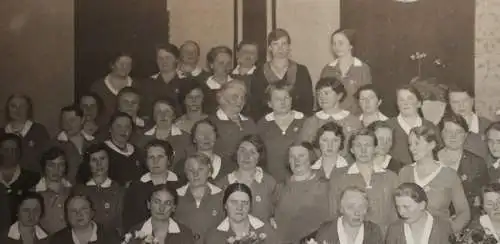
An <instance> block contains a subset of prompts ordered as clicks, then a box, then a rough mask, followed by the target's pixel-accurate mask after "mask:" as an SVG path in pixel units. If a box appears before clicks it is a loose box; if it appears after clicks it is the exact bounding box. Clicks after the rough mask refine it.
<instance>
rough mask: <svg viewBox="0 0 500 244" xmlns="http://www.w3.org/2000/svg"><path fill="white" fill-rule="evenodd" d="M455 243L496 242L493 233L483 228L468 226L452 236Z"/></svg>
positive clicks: (484, 243) (452, 241)
mask: <svg viewBox="0 0 500 244" xmlns="http://www.w3.org/2000/svg"><path fill="white" fill-rule="evenodd" d="M450 239H451V240H450V241H451V243H453V244H496V243H498V242H497V240H496V239H495V236H493V233H491V232H489V230H484V229H483V228H467V229H464V230H463V231H461V232H459V233H456V234H454V235H453V236H451V238H450Z"/></svg>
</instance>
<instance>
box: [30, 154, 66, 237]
mask: <svg viewBox="0 0 500 244" xmlns="http://www.w3.org/2000/svg"><path fill="white" fill-rule="evenodd" d="M40 165H41V166H42V169H44V172H43V177H42V179H41V180H40V181H39V182H38V184H36V186H35V191H36V192H38V193H40V194H41V195H42V197H43V200H44V203H45V213H46V214H45V215H44V217H43V218H42V219H41V221H40V224H41V226H42V227H43V229H44V230H46V231H47V233H49V234H54V233H56V232H58V231H60V230H62V229H64V228H65V227H66V219H65V216H64V202H65V201H66V199H67V198H68V196H69V195H70V193H71V187H72V185H71V183H70V182H69V181H68V180H66V178H65V177H66V173H67V169H68V160H67V159H66V155H65V153H64V151H62V150H61V149H59V148H57V147H52V148H50V149H48V150H47V151H45V152H44V153H43V154H42V158H41V160H40Z"/></svg>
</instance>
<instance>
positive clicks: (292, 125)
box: [257, 83, 304, 182]
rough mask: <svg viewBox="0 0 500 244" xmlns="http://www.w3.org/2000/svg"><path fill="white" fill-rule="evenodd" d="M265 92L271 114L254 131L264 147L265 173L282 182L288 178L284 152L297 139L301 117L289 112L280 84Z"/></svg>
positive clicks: (286, 95) (288, 101)
mask: <svg viewBox="0 0 500 244" xmlns="http://www.w3.org/2000/svg"><path fill="white" fill-rule="evenodd" d="M266 93H267V95H268V96H267V100H268V105H269V107H271V108H272V110H273V112H271V113H269V114H267V115H266V116H264V118H262V119H261V120H260V121H259V122H258V123H257V129H258V132H259V135H260V137H261V138H262V140H263V141H264V144H265V145H266V152H267V160H266V162H267V172H269V173H270V174H271V175H272V176H273V177H274V179H276V181H278V182H283V181H285V180H286V179H288V177H290V171H289V169H288V163H287V162H288V156H287V151H288V148H289V147H290V146H291V145H292V144H293V143H294V141H295V140H296V139H297V136H298V134H299V131H300V129H301V128H302V124H303V123H304V114H303V113H301V112H299V111H295V110H292V96H291V94H290V91H289V90H288V88H287V87H286V86H285V85H284V84H279V83H278V84H275V85H271V86H269V88H268V90H267V91H266Z"/></svg>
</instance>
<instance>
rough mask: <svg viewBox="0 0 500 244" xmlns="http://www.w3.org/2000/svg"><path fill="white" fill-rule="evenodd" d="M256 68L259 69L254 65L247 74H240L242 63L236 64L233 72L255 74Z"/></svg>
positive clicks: (236, 73) (235, 73) (234, 73)
mask: <svg viewBox="0 0 500 244" xmlns="http://www.w3.org/2000/svg"><path fill="white" fill-rule="evenodd" d="M256 69H257V66H255V65H254V66H253V67H252V68H251V69H249V70H248V71H247V72H246V73H245V74H240V65H239V64H238V66H236V68H234V70H233V72H232V73H231V74H233V75H253V73H254V72H255V70H256Z"/></svg>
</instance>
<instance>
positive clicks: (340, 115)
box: [315, 110, 351, 120]
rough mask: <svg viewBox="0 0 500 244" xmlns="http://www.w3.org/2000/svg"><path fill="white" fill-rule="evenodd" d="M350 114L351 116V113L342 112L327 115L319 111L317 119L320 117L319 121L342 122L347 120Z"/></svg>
mask: <svg viewBox="0 0 500 244" xmlns="http://www.w3.org/2000/svg"><path fill="white" fill-rule="evenodd" d="M349 114H351V113H350V112H349V111H347V110H342V111H340V112H338V113H336V114H327V113H326V112H325V111H323V110H321V111H318V112H316V114H315V115H316V117H318V118H319V119H322V120H327V119H330V118H332V119H334V120H342V119H345V118H346V117H347V116H349Z"/></svg>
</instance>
